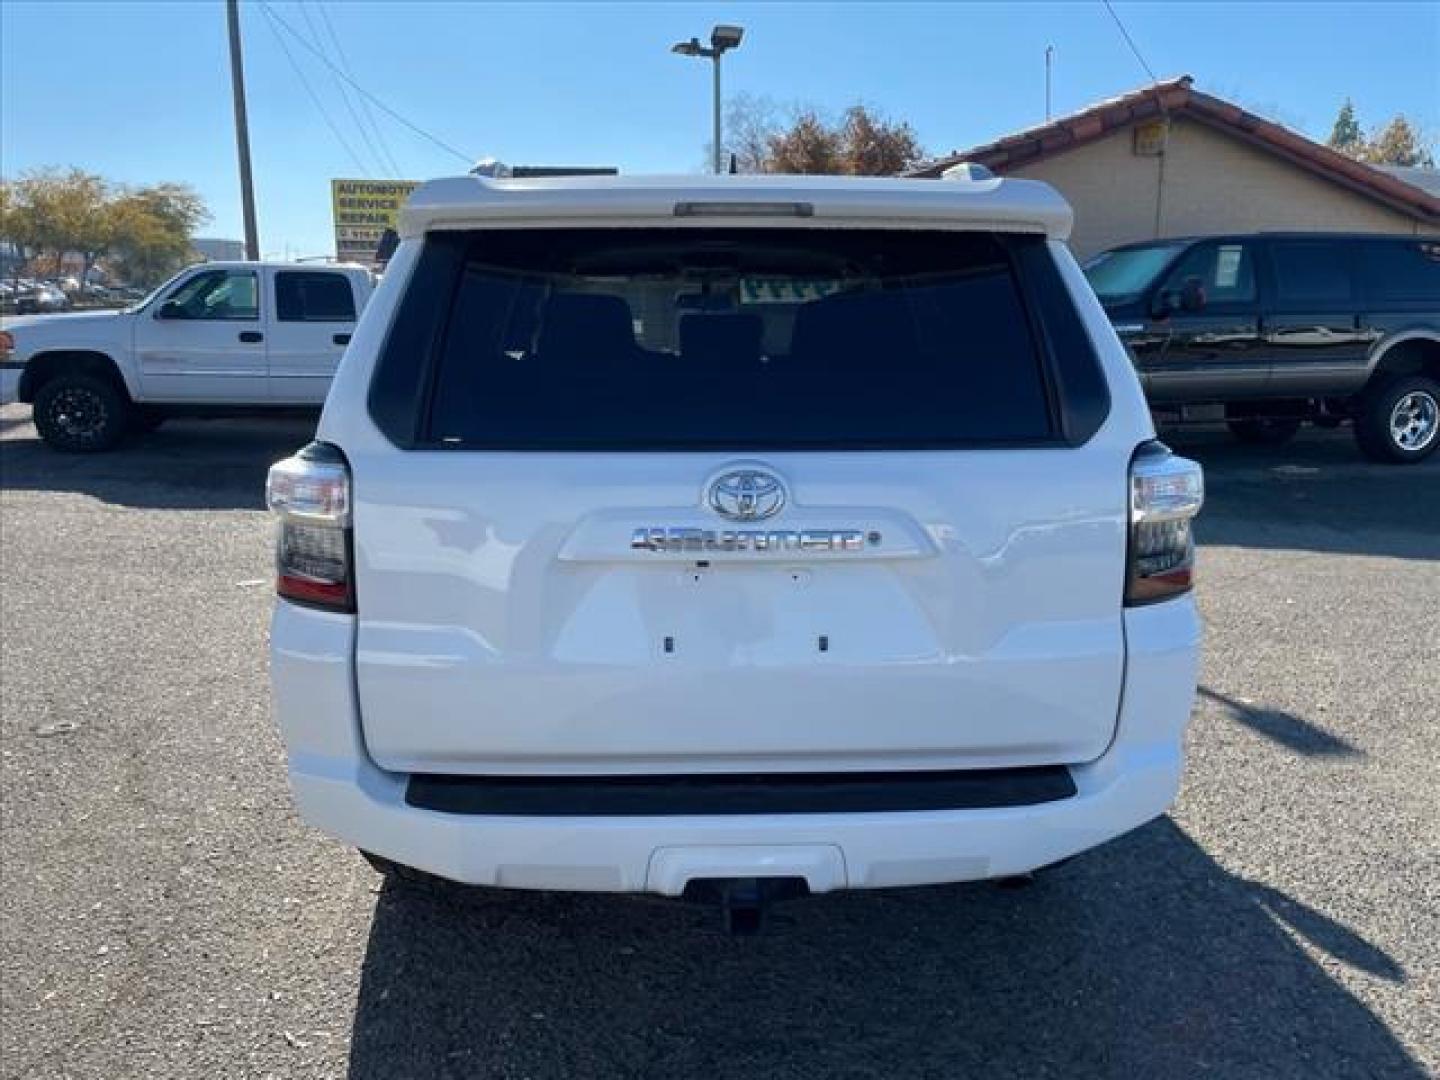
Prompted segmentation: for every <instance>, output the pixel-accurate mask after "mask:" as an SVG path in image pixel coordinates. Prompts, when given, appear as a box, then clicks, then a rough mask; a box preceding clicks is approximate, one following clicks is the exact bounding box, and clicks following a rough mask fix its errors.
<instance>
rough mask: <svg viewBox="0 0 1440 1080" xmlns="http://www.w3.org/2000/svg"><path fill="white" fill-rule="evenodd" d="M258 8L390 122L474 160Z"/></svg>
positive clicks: (268, 9) (276, 17)
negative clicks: (391, 106) (365, 85)
mask: <svg viewBox="0 0 1440 1080" xmlns="http://www.w3.org/2000/svg"><path fill="white" fill-rule="evenodd" d="M260 7H261V8H262V9H263V10H264V11H265V12H266V13H268V14H269V15H270V17H271V18H272V19H274V20H275V21H276V22H277V23H279V24H280V25H281V26H282V27H284V29H285V31H286V33H288V34H289V35H290V36H291V37H293V38H294V39H295V40H296V41H297V42H299V43H300V44H301V45H302V46H304V48H306V49H307V50H309V51H310V52H311V53H313V54H314V55H315V56H316V57H318V58H319V60H320V62H321V63H322V64H324V65H325V66H326V67H328V68H329V69H330V70H331V71H333V72H335V73H336V74H337V75H338V76H339V77H340V78H342V79H344V80H345V82H346V84H347V85H348V86H349V87H350V88H351V89H352V90H354V91H355V92H356V93H357V94H359V95H361V96H362V97H364V98H365V99H366V100H368V101H369V102H370V103H371V104H373V105H374V106H375V107H376V108H377V109H379V110H380V111H381V112H383V113H384V114H385V115H386V116H388V117H390V118H391V119H392V120H394V121H396V122H397V123H400V124H403V125H404V126H405V127H407V128H409V129H410V130H411V131H413V132H414V133H415V134H416V135H419V136H420V137H421V138H423V139H426V140H428V141H429V142H431V143H434V144H435V145H436V146H438V147H439V148H440V149H441V150H444V151H445V152H446V153H447V154H453V155H454V156H455V157H457V158H459V159H460V160H461V161H463V162H465V164H467V165H469V164H471V163H472V162H473V161H474V160H475V156H474V155H473V154H466V153H464V152H463V151H460V150H456V149H455V147H453V146H451V145H450V144H449V143H447V142H446V141H445V140H444V139H442V138H440V137H439V136H438V135H432V134H430V132H428V131H426V130H425V129H424V128H422V127H421V126H420V125H418V124H416V123H413V122H411V121H410V120H407V119H406V118H405V117H403V116H401V115H400V114H399V113H398V112H396V111H395V110H394V109H392V108H390V106H389V105H386V104H385V102H383V101H381V100H380V99H379V98H378V97H376V96H375V95H374V94H372V93H370V91H369V90H366V89H365V88H364V87H363V86H361V85H360V84H359V83H357V82H356V81H355V80H354V79H352V78H350V76H348V75H346V74H345V73H344V72H343V71H341V70H340V69H339V68H337V67H336V66H335V65H334V64H332V63H331V62H330V60H329V58H328V57H326V56H324V55H323V54H321V53H320V52H318V51H316V49H315V47H314V46H313V45H311V44H310V43H309V42H308V41H306V40H305V39H304V38H303V37H301V36H300V35H299V34H297V33H296V32H295V28H294V27H292V26H291V25H290V24H289V23H287V22H286V21H285V20H284V19H283V18H282V17H281V16H280V15H279V13H278V12H276V11H275V10H273V9H272V8H271V7H270V5H269V4H268V3H266V0H260Z"/></svg>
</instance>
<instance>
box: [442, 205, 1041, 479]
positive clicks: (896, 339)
mask: <svg viewBox="0 0 1440 1080" xmlns="http://www.w3.org/2000/svg"><path fill="white" fill-rule="evenodd" d="M453 295H454V299H453V302H452V304H451V309H450V312H449V318H448V322H447V325H446V328H445V332H444V335H443V339H442V341H441V344H440V348H439V363H438V370H437V371H436V374H435V381H434V384H433V390H432V392H431V394H430V398H429V411H428V417H427V422H426V423H425V424H424V425H423V429H424V430H423V436H422V437H423V438H424V439H425V440H426V441H429V442H432V443H433V442H439V443H443V444H450V445H458V446H471V447H477V448H493V449H541V450H572V449H594V450H604V449H651V448H653V449H711V448H714V449H720V448H724V449H735V448H745V447H755V448H770V449H776V448H796V449H801V448H807V447H840V448H863V447H876V448H885V447H903V446H943V445H951V444H956V443H972V442H997V441H998V442H1013V441H1032V440H1043V439H1046V438H1048V437H1050V436H1051V435H1052V434H1053V424H1052V417H1051V411H1050V408H1049V403H1048V397H1047V393H1046V387H1045V380H1044V376H1043V368H1042V364H1041V360H1040V355H1039V351H1038V349H1037V347H1036V343H1035V340H1034V337H1033V335H1032V332H1031V324H1030V319H1029V316H1028V314H1027V311H1026V308H1025V306H1024V303H1023V301H1022V298H1021V295H1020V290H1019V289H1018V287H1017V283H1016V280H1015V275H1014V271H1013V269H1012V262H1011V259H1010V258H1009V255H1008V253H1007V251H1006V247H1005V243H1004V242H1003V241H1002V240H1001V239H1000V238H997V237H995V236H993V235H990V234H971V233H924V232H903V233H902V232H888V231H876V230H864V231H862V230H833V231H831V230H826V231H822V230H815V229H804V230H800V229H752V230H741V229H645V230H638V229H637V230H603V229H594V230H589V229H585V230H504V231H495V232H490V233H477V234H473V235H472V236H471V237H470V238H469V241H468V247H467V251H466V255H465V259H464V265H463V270H462V271H461V280H460V281H459V283H458V286H457V287H456V289H455V291H454V294H453Z"/></svg>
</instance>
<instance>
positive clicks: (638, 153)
mask: <svg viewBox="0 0 1440 1080" xmlns="http://www.w3.org/2000/svg"><path fill="white" fill-rule="evenodd" d="M322 7H323V8H324V12H325V14H328V15H329V18H330V22H331V23H332V25H333V26H334V29H335V32H336V34H337V35H338V37H339V40H340V44H341V45H342V46H343V48H344V50H345V52H346V54H347V55H348V58H349V61H350V64H351V69H352V71H353V73H354V76H355V78H356V80H357V81H358V82H359V83H360V84H361V85H362V86H364V87H365V88H366V89H367V90H369V91H371V92H372V93H374V94H375V95H376V96H377V97H379V98H380V99H381V100H383V101H384V102H385V103H387V104H388V105H390V106H391V107H392V108H394V109H395V110H397V111H398V112H400V113H402V114H404V115H405V116H407V117H409V118H411V119H413V120H414V121H415V122H416V123H417V124H419V125H420V126H421V127H423V128H425V129H427V130H429V131H431V132H433V133H434V134H436V135H437V136H439V137H440V138H441V139H443V140H444V141H445V142H447V143H450V144H452V145H453V146H456V147H458V148H460V149H461V150H463V151H464V152H465V153H466V154H468V155H473V156H474V157H477V158H478V157H481V156H486V155H493V156H496V157H499V158H500V159H501V160H504V161H509V162H524V163H561V162H563V163H575V164H614V165H618V166H620V167H621V169H622V170H623V171H625V172H677V171H678V172H693V171H698V170H699V169H700V168H701V167H702V166H703V160H704V145H705V142H706V139H707V135H708V124H709V116H710V112H709V109H710V104H709V102H710V82H709V72H708V70H707V65H705V64H702V63H700V62H698V61H696V60H688V59H685V58H683V57H678V56H672V55H671V54H670V53H669V46H670V44H671V43H672V42H674V41H675V40H677V39H680V38H686V37H689V36H691V35H692V34H699V35H701V36H702V37H705V36H708V33H709V28H710V26H711V25H712V24H713V23H715V22H717V21H726V22H738V23H740V24H742V25H744V26H745V28H746V38H745V42H744V45H743V47H742V48H741V49H740V50H739V51H738V52H736V53H733V54H731V55H730V56H729V57H727V58H726V62H725V65H726V66H725V74H726V91H727V93H730V92H742V91H743V92H747V93H750V94H754V95H764V96H769V97H771V98H774V99H775V100H777V101H778V102H780V103H782V104H783V103H788V102H792V101H799V102H805V103H813V104H815V105H818V106H821V107H822V108H828V109H834V110H838V109H841V108H843V107H844V106H846V105H848V104H850V103H852V102H855V101H863V102H865V103H866V104H868V105H871V106H874V107H876V108H878V109H880V110H882V111H883V112H885V113H888V114H889V115H891V116H894V117H897V118H904V119H907V120H909V121H910V122H911V123H912V124H914V126H915V128H916V129H917V131H918V132H919V135H920V137H921V140H922V142H923V143H924V145H925V146H926V147H927V148H928V149H930V150H931V151H934V152H945V151H948V150H951V149H953V148H956V147H963V146H966V145H971V144H974V143H976V142H981V141H984V140H987V139H990V138H992V137H995V136H999V135H1002V134H1005V133H1007V132H1010V131H1013V130H1016V129H1018V128H1021V127H1024V126H1027V125H1030V124H1033V123H1035V122H1038V121H1039V120H1041V119H1042V117H1043V110H1044V91H1043V86H1044V82H1043V71H1044V68H1043V54H1044V49H1045V46H1046V45H1047V44H1053V45H1054V46H1055V49H1056V67H1055V89H1054V103H1055V111H1056V112H1057V113H1064V112H1069V111H1073V110H1075V109H1078V108H1081V107H1083V106H1085V105H1087V104H1089V103H1090V102H1093V101H1095V100H1098V99H1100V98H1104V97H1108V96H1111V95H1114V94H1117V93H1121V92H1123V91H1126V90H1129V89H1132V88H1134V87H1136V86H1138V85H1141V84H1142V83H1143V82H1145V81H1146V76H1145V73H1144V71H1143V70H1142V69H1141V67H1140V65H1139V63H1138V62H1137V61H1136V59H1135V57H1134V56H1133V55H1132V54H1131V53H1130V51H1129V49H1128V48H1127V46H1126V44H1125V42H1124V40H1123V39H1122V37H1121V36H1120V33H1119V31H1118V30H1117V29H1116V27H1115V24H1114V23H1113V22H1112V21H1111V19H1110V16H1109V15H1108V14H1107V12H1106V11H1105V8H1104V7H1103V6H1102V5H1101V4H1100V3H1099V2H1098V0H1095V2H1091V0H1077V2H1075V3H1067V4H1041V3H1033V4H1026V3H1020V4H1006V5H970V4H960V3H952V4H938V3H937V4H901V3H889V4H878V3H875V4H871V3H845V4H822V3H810V4H779V3H776V4H721V3H716V4H684V5H681V4H665V5H660V4H655V5H610V4H600V3H591V4H552V5H544V4H525V5H520V4H515V5H479V4H474V5H472V4H462V3H458V2H457V3H438V4H437V3H432V4H422V3H412V4H401V3H386V2H380V0H307V2H306V3H304V4H296V3H288V2H277V3H274V4H273V10H274V11H275V12H276V13H277V14H278V15H279V16H280V17H281V18H282V19H284V20H285V21H286V22H288V23H289V24H290V25H291V26H292V27H294V28H295V29H296V31H297V32H299V33H300V34H302V35H307V36H308V35H310V34H311V33H312V32H313V33H315V34H317V35H320V36H321V37H322V40H324V41H325V42H326V43H327V44H328V43H329V38H328V36H326V29H325V25H324V21H323V19H322V17H321V8H322ZM1116 10H1117V11H1118V13H1119V14H1120V17H1121V18H1122V19H1123V20H1124V22H1125V24H1126V26H1127V28H1128V29H1129V30H1130V33H1131V34H1132V36H1133V37H1134V38H1135V40H1136V42H1137V44H1138V45H1139V47H1140V49H1141V51H1142V53H1143V54H1144V56H1145V58H1146V59H1147V60H1148V61H1149V63H1150V65H1151V67H1152V68H1153V69H1154V70H1155V72H1156V74H1157V75H1158V76H1160V77H1161V78H1164V77H1167V76H1171V75H1177V74H1181V73H1189V74H1192V75H1194V76H1195V78H1196V80H1197V85H1198V86H1200V87H1201V88H1203V89H1207V90H1209V91H1211V92H1214V93H1219V94H1221V95H1222V96H1226V97H1229V98H1231V99H1233V100H1236V101H1238V102H1240V103H1241V104H1244V105H1246V106H1248V107H1250V108H1252V109H1255V110H1256V111H1261V112H1264V113H1266V114H1268V115H1271V116H1274V117H1276V118H1277V119H1280V120H1281V121H1283V122H1285V123H1288V124H1290V125H1291V126H1292V127H1295V128H1298V129H1299V130H1301V131H1303V132H1305V133H1307V134H1309V135H1311V136H1316V137H1319V138H1324V137H1325V136H1326V135H1327V134H1328V133H1329V129H1330V125H1331V123H1332V122H1333V120H1334V116H1335V112H1336V109H1337V108H1338V107H1339V105H1340V103H1341V101H1342V100H1343V99H1344V97H1345V96H1346V95H1349V96H1351V97H1352V98H1353V99H1354V101H1355V105H1356V108H1357V109H1358V110H1359V114H1360V118H1361V120H1362V122H1363V123H1365V124H1366V125H1367V126H1368V125H1373V124H1378V123H1380V122H1382V121H1384V120H1386V119H1388V118H1389V117H1390V116H1392V115H1394V114H1395V113H1397V112H1404V113H1406V114H1408V115H1409V116H1411V117H1412V119H1414V120H1416V121H1418V122H1419V124H1420V126H1421V128H1422V130H1424V131H1425V132H1426V133H1427V134H1428V135H1430V136H1432V137H1435V136H1437V135H1440V3H1433V2H1432V3H1413V4H1385V3H1302V2H1292V3H1279V4H1221V3H1199V4H1195V3H1166V4H1145V3H1130V2H1125V0H1117V2H1116ZM241 16H242V23H243V26H244V34H245V42H246V50H247V51H246V74H247V77H248V84H249V94H250V123H251V134H252V141H253V146H254V156H255V170H256V172H255V179H256V187H257V191H258V199H259V208H260V232H261V244H262V248H263V249H264V251H265V252H266V253H267V254H269V253H275V254H289V255H291V256H295V255H309V254H317V253H324V252H328V251H330V250H332V240H331V235H332V234H331V222H330V205H329V183H328V181H329V179H330V178H331V177H349V176H356V175H367V174H368V175H375V176H383V175H387V173H386V172H382V171H381V169H380V168H379V166H377V165H376V164H374V163H369V162H370V159H369V151H368V150H367V149H366V147H365V146H364V144H363V142H362V141H361V140H360V139H359V138H358V136H356V135H355V134H354V128H355V121H354V120H353V119H352V118H351V116H350V114H349V112H348V111H347V110H346V107H345V105H344V104H343V102H342V101H341V98H340V95H339V91H338V90H337V85H336V81H335V80H334V79H333V78H332V77H331V76H330V75H329V73H328V72H327V70H326V69H325V68H324V67H323V66H322V65H321V63H320V61H319V60H317V59H316V58H315V57H314V56H313V55H311V54H310V53H307V52H306V51H305V50H304V49H303V48H302V47H301V46H300V45H299V44H297V43H296V42H295V41H293V40H290V41H288V44H289V45H290V50H291V52H292V54H294V57H295V60H296V62H297V63H298V64H300V66H301V68H302V70H303V71H304V72H305V75H306V77H307V78H308V79H309V80H310V83H311V85H312V87H313V88H314V90H315V92H316V93H317V94H319V95H320V96H321V99H322V101H323V102H324V104H325V107H326V109H327V110H328V111H329V113H330V115H331V117H332V118H333V119H334V121H335V123H336V125H337V126H339V127H340V129H341V131H342V133H343V134H344V135H345V136H346V138H347V139H348V140H349V141H350V142H351V143H352V144H354V145H355V146H356V151H357V153H359V154H360V155H361V157H362V160H363V161H366V162H367V163H368V165H367V168H366V169H364V170H362V169H360V168H359V167H357V165H356V164H355V162H354V161H353V160H352V159H351V158H350V156H349V155H348V154H347V153H346V152H345V150H343V149H342V148H341V146H340V144H339V143H338V142H337V140H336V138H335V136H334V135H332V134H331V132H330V130H329V129H328V128H327V127H326V126H325V124H324V122H323V121H322V119H321V116H320V114H319V112H318V111H317V109H316V107H315V106H314V104H312V102H311V101H310V99H309V97H308V96H307V95H306V92H305V90H304V88H303V86H302V85H301V83H300V81H299V78H298V77H297V75H296V73H295V71H294V70H293V69H292V67H291V65H290V62H289V61H288V60H287V59H286V56H285V54H284V52H283V51H282V50H281V48H280V45H279V43H278V41H277V37H276V33H275V32H274V31H273V30H272V28H271V23H270V21H269V20H268V19H267V17H266V16H265V14H264V12H263V11H262V9H261V6H260V5H259V4H258V3H256V2H250V0H246V2H243V3H242V4H241ZM307 16H308V19H307ZM376 119H377V122H378V123H379V125H380V127H381V130H382V131H383V133H384V136H385V139H386V142H387V143H388V145H389V147H390V150H391V153H392V154H393V155H394V157H395V159H396V160H397V162H398V164H399V167H400V171H401V173H402V174H403V175H404V176H405V177H407V178H414V179H424V178H426V177H430V176H436V175H441V174H445V173H452V172H456V171H463V169H464V162H462V161H460V160H457V159H455V158H453V157H451V156H450V155H448V154H446V153H445V152H444V151H442V150H439V149H437V148H436V147H435V146H433V145H431V144H429V143H427V142H425V141H424V140H423V139H420V138H419V137H417V136H415V135H414V134H412V133H410V132H408V131H406V130H405V129H404V128H402V127H401V126H399V125H398V124H396V123H395V122H393V121H391V120H390V119H388V118H386V117H384V116H383V115H379V114H377V117H376ZM367 130H368V129H367ZM40 165H65V166H68V165H77V166H81V167H83V168H86V169H89V170H92V171H95V172H99V173H102V174H104V175H106V176H109V177H112V178H114V179H116V180H121V181H125V182H129V183H146V182H152V181H162V180H179V181H185V182H188V183H190V184H192V185H194V186H195V187H196V188H197V189H198V190H199V191H200V193H201V194H202V195H203V196H204V197H205V199H206V201H207V202H208V204H209V206H210V209H211V211H212V213H213V215H214V220H213V221H212V222H211V224H209V225H208V226H206V227H205V228H204V229H203V230H202V232H203V233H205V234H208V235H213V236H225V237H238V236H240V235H241V228H240V211H239V194H238V190H239V187H238V182H237V180H236V179H235V173H236V168H235V146H234V134H233V127H232V119H231V112H230V86H229V77H228V68H227V59H226V38H225V19H224V7H223V4H222V3H221V2H220V0H189V2H182V0H176V2H170V3H126V2H124V0H110V2H108V3H99V4H91V3H60V2H50V3H44V4H42V3H34V2H26V0H3V2H0V172H3V173H4V174H5V175H7V176H10V175H14V174H16V173H18V172H20V171H22V170H24V169H27V168H31V167H34V166H40Z"/></svg>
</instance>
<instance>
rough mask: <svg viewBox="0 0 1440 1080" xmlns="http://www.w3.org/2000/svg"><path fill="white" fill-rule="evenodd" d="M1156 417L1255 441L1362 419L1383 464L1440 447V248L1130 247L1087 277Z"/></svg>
mask: <svg viewBox="0 0 1440 1080" xmlns="http://www.w3.org/2000/svg"><path fill="white" fill-rule="evenodd" d="M1085 274H1086V276H1087V277H1088V278H1089V279H1090V284H1091V285H1092V286H1093V287H1094V289H1095V292H1096V295H1098V296H1099V298H1100V302H1101V303H1102V304H1103V305H1104V306H1105V311H1106V314H1108V315H1109V316H1110V320H1111V322H1113V323H1114V324H1115V329H1116V330H1117V331H1118V332H1119V334H1120V338H1121V340H1122V341H1124V342H1125V344H1126V345H1127V346H1128V347H1129V349H1130V350H1131V353H1132V355H1133V357H1134V360H1135V364H1136V367H1137V368H1138V369H1139V372H1140V380H1141V382H1142V384H1143V385H1144V387H1145V393H1146V395H1147V396H1148V398H1149V399H1150V404H1151V407H1152V408H1153V410H1154V411H1155V413H1156V414H1157V419H1160V420H1162V421H1164V420H1171V421H1181V422H1184V421H1191V420H1207V419H1214V418H1217V417H1218V416H1220V415H1223V416H1224V418H1225V420H1226V421H1227V422H1228V423H1229V425H1230V429H1231V431H1233V432H1234V433H1235V434H1236V435H1237V436H1238V437H1239V438H1241V439H1245V440H1247V441H1251V442H1263V443H1281V442H1284V441H1285V440H1287V439H1289V438H1290V437H1291V436H1292V435H1294V434H1295V432H1296V431H1297V430H1298V429H1299V427H1300V425H1301V423H1303V422H1304V421H1307V420H1309V421H1313V422H1315V423H1317V424H1322V425H1327V426H1334V425H1338V424H1340V423H1342V422H1344V421H1346V420H1353V421H1354V423H1355V439H1356V441H1357V442H1358V443H1359V444H1360V449H1361V450H1362V451H1364V452H1365V454H1366V455H1368V456H1369V457H1371V458H1374V459H1376V460H1378V461H1397V462H1412V461H1419V460H1421V459H1422V458H1425V457H1427V456H1428V455H1429V454H1430V453H1432V452H1433V451H1434V450H1435V448H1436V447H1437V446H1440V237H1422V236H1369V235H1367V236H1357V235H1348V234H1336V233H1258V234H1254V235H1248V236H1206V237H1192V238H1188V239H1178V240H1156V241H1151V242H1148V243H1143V244H1128V245H1126V246H1124V247H1118V248H1114V249H1112V250H1110V251H1106V252H1102V253H1101V254H1099V255H1097V256H1095V257H1094V258H1093V259H1091V260H1090V261H1089V262H1088V263H1086V265H1085Z"/></svg>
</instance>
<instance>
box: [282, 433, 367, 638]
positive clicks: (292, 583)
mask: <svg viewBox="0 0 1440 1080" xmlns="http://www.w3.org/2000/svg"><path fill="white" fill-rule="evenodd" d="M265 501H266V503H267V504H268V505H269V507H270V509H271V510H272V511H274V512H275V514H276V515H277V516H278V517H279V519H280V529H279V534H278V536H277V537H276V543H275V591H276V592H277V593H279V594H280V595H281V596H283V597H284V598H285V599H287V600H292V601H294V602H295V603H298V604H306V605H309V606H311V607H321V608H326V609H329V610H331V611H354V610H355V584H354V576H353V574H352V571H351V568H352V565H353V563H354V560H353V558H352V550H353V548H352V544H351V537H350V468H349V466H348V465H347V464H346V463H345V457H344V455H343V454H341V453H340V451H339V450H338V449H336V448H335V447H333V446H330V445H329V444H327V443H311V444H310V445H309V446H307V447H305V449H304V450H301V451H300V453H298V454H296V455H295V456H294V457H290V458H286V459H285V460H284V461H281V462H278V463H277V464H275V465H273V466H271V468H270V476H269V478H268V480H267V481H266V484H265Z"/></svg>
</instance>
